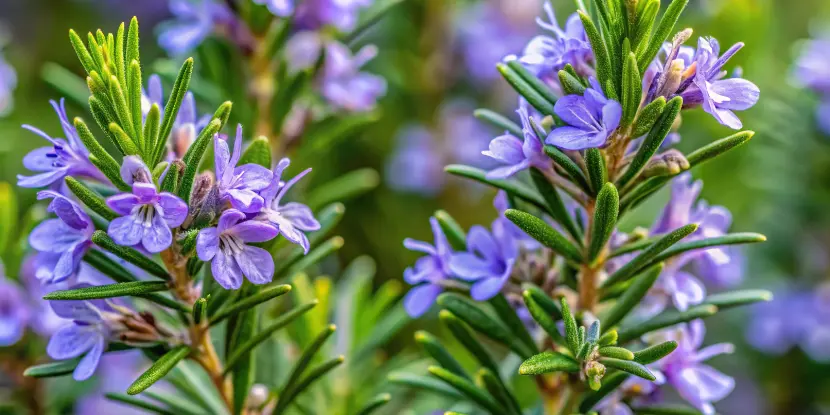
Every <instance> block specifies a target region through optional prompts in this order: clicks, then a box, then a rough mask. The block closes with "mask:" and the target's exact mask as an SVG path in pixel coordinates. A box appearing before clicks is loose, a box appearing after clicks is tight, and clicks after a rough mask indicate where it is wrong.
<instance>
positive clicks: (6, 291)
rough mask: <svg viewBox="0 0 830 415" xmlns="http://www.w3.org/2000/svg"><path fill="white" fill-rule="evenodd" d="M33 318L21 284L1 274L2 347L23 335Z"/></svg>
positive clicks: (0, 338)
mask: <svg viewBox="0 0 830 415" xmlns="http://www.w3.org/2000/svg"><path fill="white" fill-rule="evenodd" d="M31 318H32V310H31V304H29V302H28V299H27V297H26V293H25V292H24V291H23V290H22V289H21V288H20V286H19V285H17V284H16V283H14V282H13V281H11V280H7V279H6V278H5V277H3V276H2V275H0V347H7V346H11V345H13V344H15V343H17V342H18V340H20V339H21V338H22V337H23V333H24V332H25V331H26V327H27V326H28V325H29V322H30V320H31Z"/></svg>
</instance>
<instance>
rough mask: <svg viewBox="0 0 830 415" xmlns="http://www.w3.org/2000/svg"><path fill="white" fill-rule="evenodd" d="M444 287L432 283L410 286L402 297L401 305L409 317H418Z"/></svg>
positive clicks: (427, 308)
mask: <svg viewBox="0 0 830 415" xmlns="http://www.w3.org/2000/svg"><path fill="white" fill-rule="evenodd" d="M442 291H444V289H443V288H442V287H441V286H438V285H434V284H423V285H419V286H417V287H414V288H412V289H411V290H409V292H408V293H407V294H406V297H404V299H403V306H404V309H406V312H407V314H409V315H410V316H411V317H420V316H421V315H423V314H424V313H426V312H427V310H429V308H430V307H431V306H432V304H433V303H434V302H435V299H436V298H438V294H441V292H442Z"/></svg>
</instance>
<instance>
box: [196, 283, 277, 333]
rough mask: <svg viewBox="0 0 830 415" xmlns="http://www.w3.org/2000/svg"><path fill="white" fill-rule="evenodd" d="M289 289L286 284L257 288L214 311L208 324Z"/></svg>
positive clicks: (215, 322)
mask: <svg viewBox="0 0 830 415" xmlns="http://www.w3.org/2000/svg"><path fill="white" fill-rule="evenodd" d="M289 291H291V286H290V285H287V284H283V285H274V286H269V287H265V288H263V289H262V290H259V291H258V292H257V293H255V294H253V295H251V296H248V297H245V298H244V299H242V300H240V301H237V302H235V303H233V304H232V305H230V306H228V307H226V308H225V309H223V310H221V311H220V312H218V313H216V315H214V316H213V317H212V318H211V319H210V325H211V326H213V325H216V324H217V323H219V322H221V321H222V320H224V319H226V318H228V317H230V316H232V315H234V314H236V313H239V312H241V311H244V310H247V309H249V308H252V307H255V306H257V305H259V304H261V303H264V302H266V301H269V300H272V299H274V298H276V297H279V296H281V295H284V294H287V293H288V292H289Z"/></svg>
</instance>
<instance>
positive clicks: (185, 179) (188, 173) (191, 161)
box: [159, 111, 222, 202]
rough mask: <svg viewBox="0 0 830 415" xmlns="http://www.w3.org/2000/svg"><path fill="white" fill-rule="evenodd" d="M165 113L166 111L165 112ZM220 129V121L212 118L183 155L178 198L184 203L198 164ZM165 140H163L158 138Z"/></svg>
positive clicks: (188, 194)
mask: <svg viewBox="0 0 830 415" xmlns="http://www.w3.org/2000/svg"><path fill="white" fill-rule="evenodd" d="M165 113H166V111H165ZM221 127H222V121H220V120H218V119H216V118H214V119H213V120H212V121H211V122H210V124H208V125H207V126H205V128H203V129H202V132H200V133H199V136H198V137H196V141H194V142H193V144H192V145H191V146H190V148H188V149H187V152H186V153H185V154H184V158H183V159H182V161H184V164H185V165H186V166H187V167H186V168H185V170H184V174H183V175H182V182H181V184H180V185H179V197H180V198H182V199H184V201H186V202H187V201H190V192H191V191H192V190H193V182H194V180H196V173H197V172H198V170H199V164H200V163H201V162H202V157H203V156H204V155H205V152H206V151H207V149H208V146H209V145H210V144H211V143H212V142H213V136H214V135H215V134H216V133H217V132H219V129H220V128H221ZM159 139H160V140H165V139H164V138H159Z"/></svg>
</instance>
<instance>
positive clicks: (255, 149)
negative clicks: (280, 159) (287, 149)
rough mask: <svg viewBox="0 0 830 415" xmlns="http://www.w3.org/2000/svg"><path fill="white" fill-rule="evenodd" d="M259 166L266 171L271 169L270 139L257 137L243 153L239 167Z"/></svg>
mask: <svg viewBox="0 0 830 415" xmlns="http://www.w3.org/2000/svg"><path fill="white" fill-rule="evenodd" d="M251 163H252V164H258V165H260V166H262V167H265V168H266V169H270V168H271V144H270V143H269V142H268V137H264V136H263V137H257V138H255V139H254V140H253V141H251V144H248V148H246V149H245V151H244V152H243V153H242V157H240V158H239V165H240V166H241V165H245V164H251Z"/></svg>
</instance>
